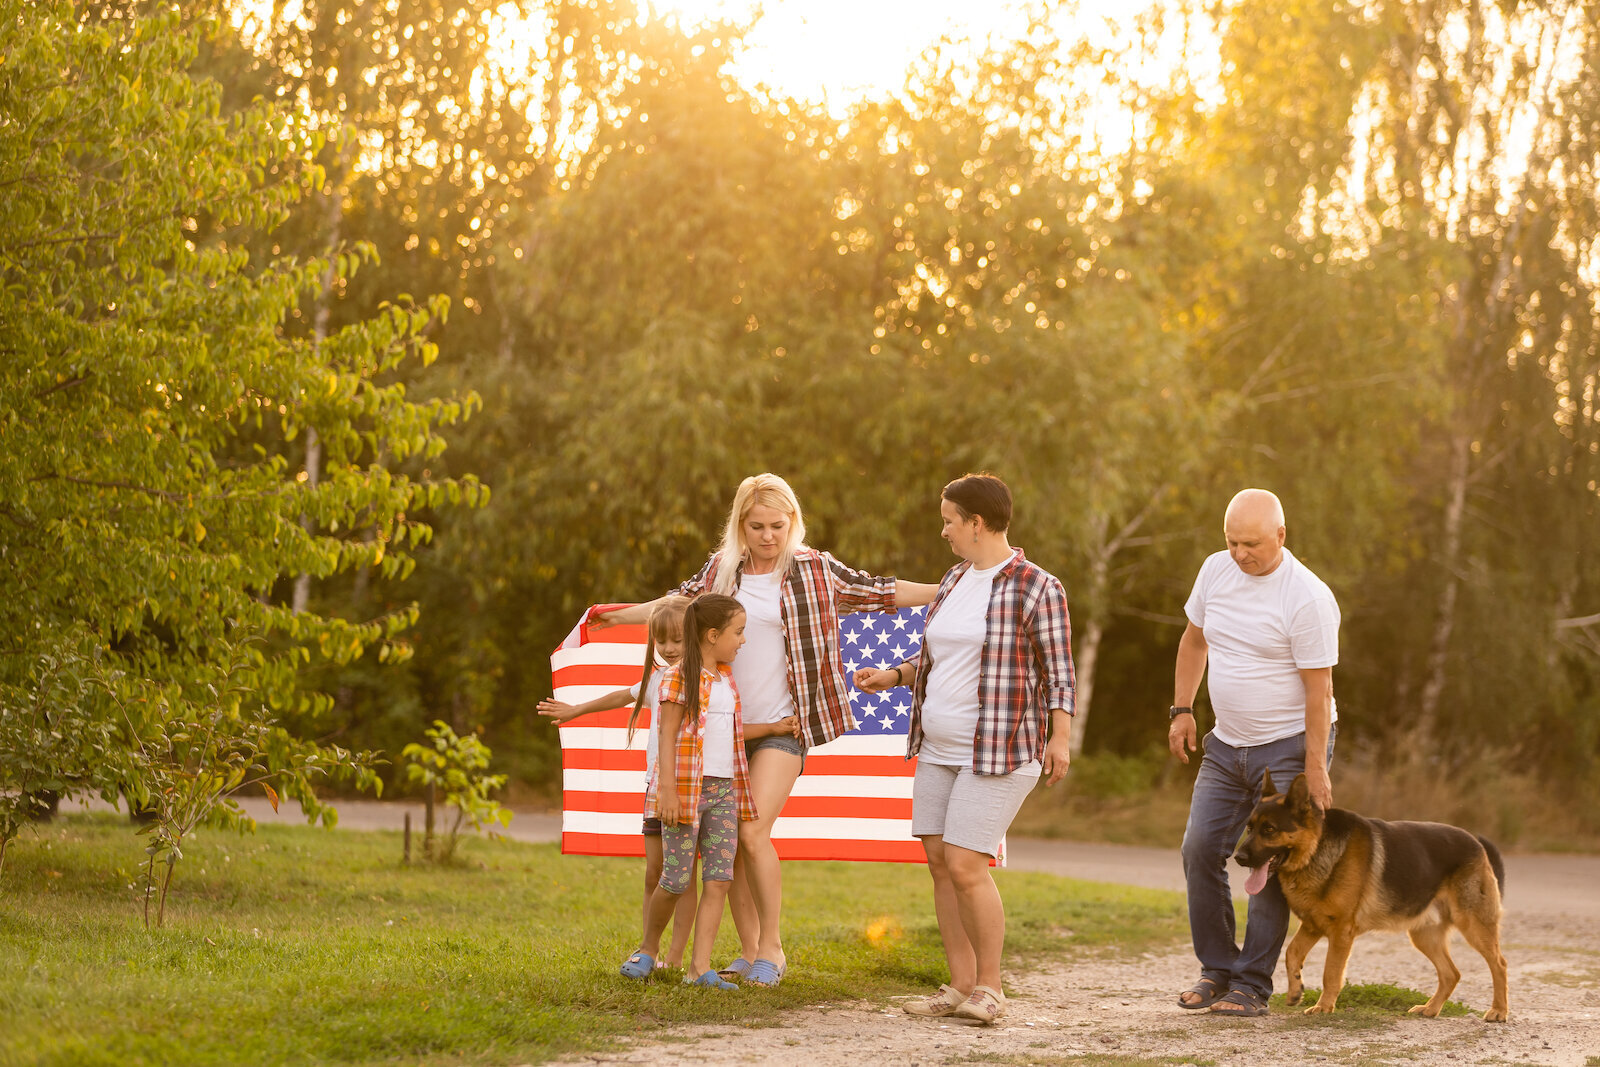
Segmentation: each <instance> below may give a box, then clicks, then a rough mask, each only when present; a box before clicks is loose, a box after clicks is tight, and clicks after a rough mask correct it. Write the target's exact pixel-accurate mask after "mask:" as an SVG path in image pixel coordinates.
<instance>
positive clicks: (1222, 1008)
mask: <svg viewBox="0 0 1600 1067" xmlns="http://www.w3.org/2000/svg"><path fill="white" fill-rule="evenodd" d="M1267 1010H1268V1009H1267V1002H1266V1001H1265V1000H1263V999H1261V995H1260V994H1259V993H1252V992H1250V990H1248V989H1230V990H1228V995H1227V996H1225V997H1223V998H1222V999H1221V1000H1219V1001H1217V1002H1216V1003H1215V1004H1213V1005H1212V1006H1211V1014H1212V1015H1234V1016H1238V1017H1239V1018H1241V1019H1259V1018H1260V1017H1261V1016H1263V1015H1265V1014H1267Z"/></svg>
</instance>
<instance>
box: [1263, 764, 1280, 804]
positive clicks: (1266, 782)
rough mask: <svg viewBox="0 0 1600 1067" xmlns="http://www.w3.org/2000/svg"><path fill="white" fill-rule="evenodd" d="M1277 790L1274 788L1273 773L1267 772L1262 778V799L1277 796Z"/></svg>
mask: <svg viewBox="0 0 1600 1067" xmlns="http://www.w3.org/2000/svg"><path fill="white" fill-rule="evenodd" d="M1277 792H1278V791H1277V790H1276V789H1274V788H1273V787H1272V772H1271V771H1267V772H1266V773H1264V774H1263V775H1262V776H1261V799H1263V800H1265V799H1266V798H1267V797H1270V796H1276V795H1277Z"/></svg>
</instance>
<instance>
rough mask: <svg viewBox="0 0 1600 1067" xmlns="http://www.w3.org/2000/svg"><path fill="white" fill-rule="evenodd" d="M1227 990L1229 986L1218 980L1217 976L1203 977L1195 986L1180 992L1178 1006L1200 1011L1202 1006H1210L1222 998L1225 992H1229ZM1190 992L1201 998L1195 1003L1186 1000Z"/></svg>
mask: <svg viewBox="0 0 1600 1067" xmlns="http://www.w3.org/2000/svg"><path fill="white" fill-rule="evenodd" d="M1227 991H1228V987H1227V986H1225V985H1223V984H1222V983H1221V982H1219V981H1217V980H1216V979H1215V978H1205V977H1202V978H1201V979H1200V981H1198V982H1196V983H1195V984H1194V986H1193V988H1190V989H1185V990H1184V991H1183V992H1182V993H1179V994H1178V1007H1180V1008H1183V1009H1185V1010H1186V1011H1199V1010H1200V1009H1201V1008H1209V1007H1211V1005H1213V1004H1215V1003H1216V1002H1217V1001H1219V1000H1221V999H1222V997H1223V994H1225V993H1227ZM1190 993H1193V994H1194V995H1195V996H1197V997H1199V998H1200V999H1199V1000H1196V1001H1194V1002H1193V1003H1191V1002H1189V1001H1187V1000H1184V999H1183V998H1184V997H1186V996H1188V995H1189V994H1190Z"/></svg>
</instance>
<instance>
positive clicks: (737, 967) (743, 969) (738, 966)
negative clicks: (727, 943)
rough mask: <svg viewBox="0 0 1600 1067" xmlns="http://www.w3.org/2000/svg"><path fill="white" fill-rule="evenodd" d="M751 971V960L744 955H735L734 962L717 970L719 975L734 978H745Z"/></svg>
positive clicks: (719, 976)
mask: <svg viewBox="0 0 1600 1067" xmlns="http://www.w3.org/2000/svg"><path fill="white" fill-rule="evenodd" d="M749 973H750V961H749V960H747V959H745V958H744V957H743V956H735V957H734V958H733V962H732V963H730V964H728V965H727V966H726V967H724V968H722V969H721V970H719V971H718V972H717V977H718V978H726V979H729V980H732V979H734V978H743V977H745V976H746V975H748V974H749Z"/></svg>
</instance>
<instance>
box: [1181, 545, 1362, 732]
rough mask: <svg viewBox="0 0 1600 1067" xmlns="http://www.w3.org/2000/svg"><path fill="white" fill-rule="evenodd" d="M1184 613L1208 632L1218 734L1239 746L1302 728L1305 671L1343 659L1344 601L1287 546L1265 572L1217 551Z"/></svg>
mask: <svg viewBox="0 0 1600 1067" xmlns="http://www.w3.org/2000/svg"><path fill="white" fill-rule="evenodd" d="M1184 612H1185V613H1186V614H1187V615H1188V616H1189V621H1190V622H1192V623H1194V624H1195V625H1196V626H1198V627H1200V629H1202V630H1204V631H1205V638H1206V647H1207V649H1208V651H1209V666H1208V671H1209V675H1208V682H1207V685H1208V687H1209V690H1210V693H1211V707H1212V709H1213V710H1214V711H1215V712H1216V716H1217V725H1216V735H1217V738H1218V739H1219V740H1220V741H1222V742H1223V743H1224V744H1227V745H1232V746H1234V747H1236V748H1238V747H1243V746H1248V745H1264V744H1267V743H1268V742H1270V741H1279V740H1282V739H1283V738H1285V737H1293V736H1294V735H1295V734H1298V733H1303V732H1304V731H1305V728H1306V690H1305V683H1304V682H1303V681H1302V680H1301V678H1300V671H1301V670H1312V669H1315V668H1318V667H1332V666H1333V665H1334V664H1336V663H1338V662H1339V605H1338V603H1337V602H1336V601H1335V600H1334V599H1333V592H1332V590H1330V589H1329V588H1328V587H1327V585H1326V584H1325V583H1324V582H1323V581H1322V579H1320V578H1318V577H1317V576H1316V575H1315V574H1312V573H1311V571H1310V570H1308V569H1307V568H1306V566H1305V564H1303V563H1301V562H1300V561H1299V560H1297V559H1295V558H1294V556H1293V554H1291V553H1290V552H1289V550H1288V549H1284V550H1283V560H1282V562H1280V563H1279V564H1278V566H1277V567H1275V568H1274V569H1273V571H1272V573H1271V574H1267V575H1261V576H1256V575H1251V574H1246V573H1245V572H1244V571H1242V570H1240V569H1239V565H1238V564H1236V563H1235V562H1234V561H1233V557H1232V556H1230V555H1229V554H1228V553H1227V552H1226V551H1223V552H1217V553H1215V554H1214V555H1211V556H1209V557H1207V558H1206V561H1205V563H1203V564H1201V566H1200V576H1199V577H1198V578H1196V579H1195V583H1194V591H1193V592H1191V593H1190V594H1189V600H1188V603H1186V604H1185V605H1184ZM1332 710H1333V716H1332V717H1333V719H1334V721H1337V720H1338V718H1339V712H1338V709H1337V708H1334V709H1332Z"/></svg>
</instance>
